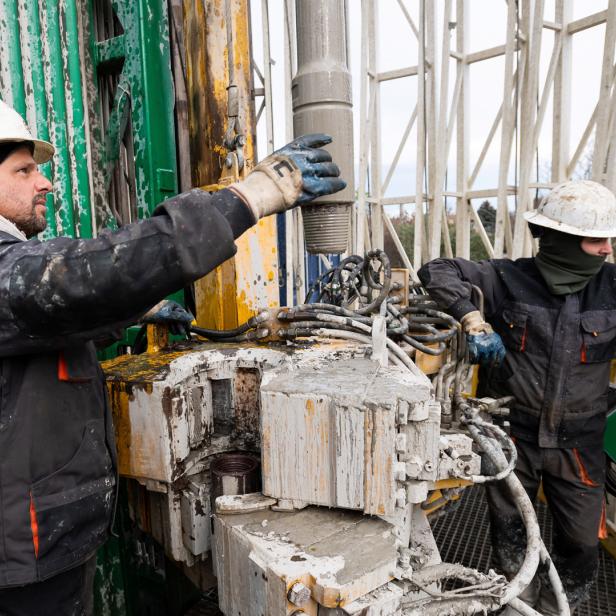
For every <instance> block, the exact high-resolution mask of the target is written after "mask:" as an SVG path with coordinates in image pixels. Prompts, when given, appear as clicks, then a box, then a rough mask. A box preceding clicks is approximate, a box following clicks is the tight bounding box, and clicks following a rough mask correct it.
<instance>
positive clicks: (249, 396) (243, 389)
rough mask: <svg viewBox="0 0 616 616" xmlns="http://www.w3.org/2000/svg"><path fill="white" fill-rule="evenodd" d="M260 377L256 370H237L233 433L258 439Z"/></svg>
mask: <svg viewBox="0 0 616 616" xmlns="http://www.w3.org/2000/svg"><path fill="white" fill-rule="evenodd" d="M260 385H261V375H260V374H259V371H258V370H256V369H246V368H238V370H237V371H236V373H235V379H234V406H235V431H236V432H238V433H239V434H244V435H246V434H248V435H250V436H252V437H253V438H254V439H255V440H257V439H258V438H259V417H260V415H261V400H260V395H259V391H260Z"/></svg>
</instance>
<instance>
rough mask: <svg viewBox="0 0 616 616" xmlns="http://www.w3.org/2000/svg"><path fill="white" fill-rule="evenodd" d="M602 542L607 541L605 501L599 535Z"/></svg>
mask: <svg viewBox="0 0 616 616" xmlns="http://www.w3.org/2000/svg"><path fill="white" fill-rule="evenodd" d="M597 536H598V537H599V539H600V540H603V539H607V522H606V521H605V499H604V500H603V506H602V507H601V521H600V522H599V533H598V535H597Z"/></svg>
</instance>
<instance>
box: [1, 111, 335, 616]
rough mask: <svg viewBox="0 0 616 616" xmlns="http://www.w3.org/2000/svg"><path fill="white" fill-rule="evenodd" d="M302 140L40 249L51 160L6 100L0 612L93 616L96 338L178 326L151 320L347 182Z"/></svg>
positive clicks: (101, 525)
mask: <svg viewBox="0 0 616 616" xmlns="http://www.w3.org/2000/svg"><path fill="white" fill-rule="evenodd" d="M329 141H330V139H329V137H327V136H326V135H306V136H304V137H300V138H298V139H296V140H295V141H293V142H292V143H291V144H289V145H287V146H285V147H284V148H282V149H280V150H278V151H277V152H275V153H274V154H273V155H272V156H269V157H267V158H266V159H265V160H263V161H262V162H261V163H259V164H258V165H257V166H256V167H255V168H254V170H253V171H252V172H251V173H250V174H249V175H248V176H247V178H246V179H245V180H244V181H242V182H238V183H236V184H233V185H232V186H230V187H229V188H227V189H224V190H220V191H218V192H216V193H212V194H210V193H207V192H204V191H202V190H198V189H195V190H191V191H189V192H187V193H183V194H181V195H178V196H177V197H174V198H172V199H168V200H167V201H165V202H164V203H163V204H161V205H160V206H159V207H158V208H157V209H156V211H155V212H154V215H153V216H152V217H151V218H149V219H147V220H143V221H140V222H138V223H133V224H130V225H126V226H124V227H122V228H120V229H119V230H117V231H115V232H103V233H101V234H100V235H99V237H97V238H96V239H90V240H78V239H72V238H56V239H53V240H49V241H40V240H38V239H37V238H36V234H37V233H39V232H40V231H42V230H43V229H44V228H45V225H46V217H45V208H46V197H47V195H48V194H49V192H50V191H51V189H52V185H51V183H50V182H49V180H48V179H47V178H45V177H44V176H43V175H42V174H41V173H40V171H39V169H38V164H39V163H42V162H45V161H47V160H49V159H50V158H51V157H52V155H53V153H54V148H53V146H52V145H51V144H49V143H46V142H44V141H40V140H37V139H35V138H34V137H33V136H32V135H31V134H30V131H29V130H28V128H27V127H26V125H25V123H24V121H23V119H22V118H21V117H20V116H19V115H18V114H17V113H16V112H15V111H14V110H13V109H11V108H10V107H9V106H8V105H6V104H4V103H2V102H0V452H1V453H0V614H7V615H11V616H13V615H19V616H59V615H63V614H66V615H68V614H80V615H88V614H91V612H92V581H93V575H94V568H95V553H96V551H97V549H98V548H99V547H100V546H101V544H102V543H103V542H104V541H105V539H106V538H107V536H108V533H109V530H110V527H111V525H112V516H113V511H114V507H115V500H116V488H117V481H116V469H117V464H116V453H115V446H114V437H113V427H112V419H111V414H110V406H109V404H108V401H107V397H106V387H105V382H104V378H103V375H102V372H101V369H100V367H99V365H98V363H97V361H96V353H95V348H94V344H93V340H95V339H97V338H99V337H101V336H107V335H108V333H109V332H110V331H112V330H114V329H116V328H118V327H123V326H126V325H128V324H131V323H134V322H135V321H137V320H138V319H141V318H142V317H143V315H144V314H149V315H150V316H148V317H147V318H148V319H149V320H154V321H156V322H166V323H168V324H171V325H173V324H177V323H182V324H185V322H186V319H188V321H189V322H190V321H191V320H192V316H191V315H188V314H187V313H186V311H184V310H183V309H182V308H181V307H179V306H177V307H176V309H171V310H170V309H169V306H168V304H165V305H163V306H162V307H161V308H160V309H158V308H155V309H153V310H152V307H153V306H155V305H157V304H158V302H160V301H161V300H163V299H164V298H165V297H166V296H167V295H169V294H170V293H172V292H174V291H177V290H179V289H181V288H183V287H184V286H185V285H186V284H187V283H189V282H191V281H193V280H196V279H198V278H201V277H202V276H204V275H205V274H206V273H208V272H209V271H211V270H212V269H213V268H214V267H216V266H217V265H219V264H220V263H222V262H223V261H225V260H226V259H228V258H229V257H231V256H232V255H233V254H234V253H235V250H236V248H235V244H234V239H235V238H237V237H239V236H240V235H241V234H242V233H243V232H244V231H245V230H246V229H248V228H249V227H252V226H253V225H254V224H256V222H257V221H258V220H259V219H260V218H262V217H264V216H268V215H270V214H273V213H276V212H281V211H284V210H286V209H288V208H291V207H293V206H294V205H296V204H297V203H300V202H307V201H310V200H311V199H314V198H315V197H317V196H320V195H325V194H329V193H332V192H336V191H338V190H341V189H342V188H344V186H345V183H344V181H343V180H341V179H340V178H339V177H338V175H339V171H338V167H337V166H336V165H335V163H333V162H332V161H331V156H330V155H329V153H328V152H327V151H326V150H324V149H322V148H321V146H322V145H325V144H326V143H329Z"/></svg>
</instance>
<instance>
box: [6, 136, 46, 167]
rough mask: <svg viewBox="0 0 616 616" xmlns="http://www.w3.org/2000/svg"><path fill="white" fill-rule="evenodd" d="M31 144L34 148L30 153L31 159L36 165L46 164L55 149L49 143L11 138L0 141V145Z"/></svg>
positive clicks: (39, 140)
mask: <svg viewBox="0 0 616 616" xmlns="http://www.w3.org/2000/svg"><path fill="white" fill-rule="evenodd" d="M8 142H10V143H31V144H32V145H33V146H34V150H33V151H32V158H34V162H35V163H36V164H37V165H42V164H43V163H48V162H49V161H50V160H51V159H52V158H53V155H54V152H55V151H56V149H55V148H54V147H53V145H51V143H49V141H43V140H41V139H16V138H14V137H11V138H10V139H0V143H8Z"/></svg>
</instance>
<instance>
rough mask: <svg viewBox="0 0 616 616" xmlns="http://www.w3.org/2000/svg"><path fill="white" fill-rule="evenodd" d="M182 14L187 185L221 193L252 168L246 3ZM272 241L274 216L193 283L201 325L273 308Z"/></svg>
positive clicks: (232, 1)
mask: <svg viewBox="0 0 616 616" xmlns="http://www.w3.org/2000/svg"><path fill="white" fill-rule="evenodd" d="M183 8H184V32H183V34H184V37H183V39H184V45H185V52H186V80H187V84H186V86H187V88H186V89H187V100H188V119H189V134H190V156H191V164H192V179H193V183H194V184H195V185H197V186H205V187H206V188H209V189H219V188H221V187H224V185H225V184H228V183H230V182H232V181H234V180H235V179H240V178H241V177H242V176H243V175H244V174H245V173H247V172H248V171H249V170H250V169H251V168H252V166H253V165H254V157H255V147H254V139H255V116H254V101H253V96H252V90H253V84H252V70H251V52H250V33H249V28H250V23H249V13H250V11H249V6H248V0H212V1H211V2H206V3H201V2H197V3H195V2H192V1H190V0H184V4H183ZM240 144H241V145H240ZM234 156H235V157H234ZM276 240H277V238H276V221H275V219H274V217H269V218H268V219H266V220H262V221H260V222H259V223H258V225H256V227H254V228H253V229H250V230H249V231H247V232H246V233H244V235H243V236H242V237H241V238H240V239H239V240H238V241H237V246H238V252H237V254H236V256H235V257H234V258H233V259H230V260H229V261H227V262H226V263H225V264H223V265H222V266H221V267H219V268H218V269H217V270H215V271H214V272H212V273H211V274H209V275H208V276H206V277H205V278H204V279H203V280H202V281H199V282H198V283H197V284H196V290H195V295H196V303H197V319H198V322H199V325H201V326H204V327H213V328H219V329H221V328H232V327H235V326H237V325H238V324H239V323H242V322H244V321H246V320H247V319H248V318H250V317H251V316H253V315H254V314H255V313H256V312H257V311H258V310H259V309H260V308H265V307H272V306H276V305H277V304H278V285H277V281H278V254H277V241H276Z"/></svg>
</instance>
